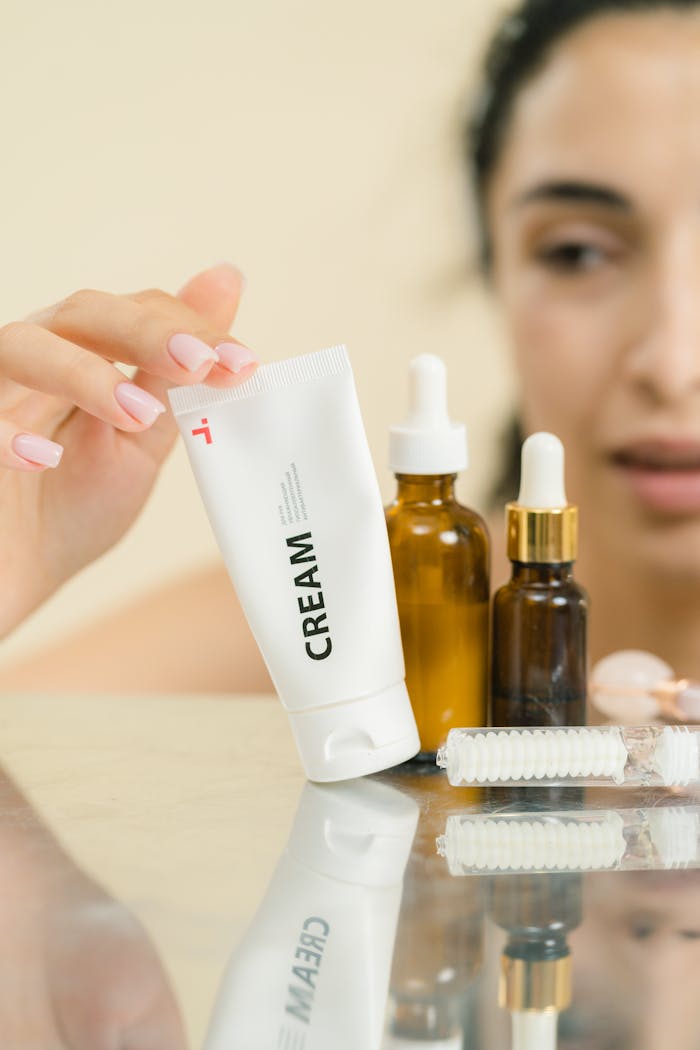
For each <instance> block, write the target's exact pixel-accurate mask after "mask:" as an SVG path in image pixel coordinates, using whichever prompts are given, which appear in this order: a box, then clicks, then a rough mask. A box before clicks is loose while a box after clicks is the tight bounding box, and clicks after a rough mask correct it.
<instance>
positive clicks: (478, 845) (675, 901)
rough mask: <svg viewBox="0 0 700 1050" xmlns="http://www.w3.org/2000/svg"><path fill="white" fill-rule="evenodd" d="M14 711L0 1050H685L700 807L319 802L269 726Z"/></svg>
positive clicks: (163, 715)
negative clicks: (557, 1049)
mask: <svg viewBox="0 0 700 1050" xmlns="http://www.w3.org/2000/svg"><path fill="white" fill-rule="evenodd" d="M1 712H2V714H1V717H2V733H1V734H0V739H1V740H2V745H1V753H2V774H1V779H0V837H1V838H2V850H1V852H0V858H1V861H0V879H2V885H1V887H0V889H1V891H2V892H1V894H0V901H1V902H2V903H0V908H1V909H2V931H3V936H2V938H1V939H0V1046H2V1047H3V1048H5V1047H7V1048H11V1050H23V1048H33V1050H34V1048H35V1050H54V1048H56V1050H58V1048H76V1050H83V1048H85V1050H88V1048H89V1050H102V1048H105V1050H112V1048H114V1050H118V1048H119V1050H121V1048H129V1050H161V1048H162V1050H166V1048H167V1050H182V1048H184V1047H193V1048H199V1047H204V1048H206V1050H224V1048H225V1050H317V1048H319V1050H320V1048H323V1050H392V1048H393V1050H398V1048H410V1047H414V1048H416V1050H421V1048H422V1050H426V1048H431V1047H438V1048H443V1050H462V1048H472V1047H473V1048H483V1050H499V1048H504V1050H506V1048H509V1047H514V1048H517V1050H530V1048H532V1050H547V1048H548V1047H555V1046H559V1047H561V1048H567V1050H593V1048H596V1050H608V1048H610V1050H612V1048H619V1050H623V1048H627V1047H629V1048H633V1047H634V1048H635V1050H639V1048H645V1050H647V1048H648V1050H652V1048H653V1050H657V1048H658V1050H662V1048H663V1050H667V1048H669V1047H673V1048H674V1050H685V1048H688V1050H691V1048H697V1047H699V1046H700V995H699V994H698V991H699V987H698V979H697V976H696V966H697V964H698V962H699V961H700V798H697V797H693V796H692V795H691V794H688V793H687V792H682V791H676V792H673V793H672V792H668V791H667V792H658V791H656V792H650V791H646V792H640V791H637V792H630V791H624V790H618V791H609V790H606V791H602V790H589V791H587V792H585V793H584V792H583V791H580V790H579V791H573V790H571V789H569V790H568V791H565V790H562V789H556V791H555V790H551V791H549V792H548V793H545V792H543V791H537V790H532V789H521V790H519V791H510V792H507V791H504V790H502V789H501V790H500V791H490V792H488V791H484V790H482V791H480V792H479V791H476V790H474V789H457V788H452V787H450V786H449V784H448V783H447V781H446V779H445V777H444V776H443V775H442V774H441V773H440V772H438V771H433V770H432V769H425V768H421V767H415V766H407V767H403V768H401V769H398V770H394V771H391V772H389V773H385V774H381V775H377V776H374V777H368V778H365V779H363V780H357V781H350V782H346V783H343V784H337V785H317V784H307V783H306V782H305V780H304V777H303V774H302V773H301V770H300V766H299V763H298V760H297V757H296V753H295V750H294V745H293V743H292V740H291V735H290V733H289V730H288V727H287V723H286V718H285V715H284V712H283V711H282V710H281V708H280V707H279V705H278V704H277V703H276V702H275V701H273V700H271V699H262V698H253V697H250V698H246V697H236V698H233V697H232V698H211V697H177V698H175V697H165V696H164V697H144V698H134V697H129V698H128V699H127V698H123V697H105V696H95V697H53V698H48V697H40V696H24V697H20V696H17V697H15V696H5V697H3V698H2V708H1Z"/></svg>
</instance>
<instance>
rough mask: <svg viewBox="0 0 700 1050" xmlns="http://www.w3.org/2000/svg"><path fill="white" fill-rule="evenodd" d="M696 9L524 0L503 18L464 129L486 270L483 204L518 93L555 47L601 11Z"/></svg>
mask: <svg viewBox="0 0 700 1050" xmlns="http://www.w3.org/2000/svg"><path fill="white" fill-rule="evenodd" d="M693 7H700V0H521V2H520V3H519V4H518V5H517V7H516V8H515V9H514V10H513V11H511V13H510V14H509V15H507V16H506V17H505V18H504V19H503V21H502V22H501V23H500V25H499V27H498V29H497V30H496V33H495V35H494V36H493V38H492V40H491V44H490V46H489V48H488V50H487V52H486V57H485V61H484V65H483V75H482V86H481V91H480V92H479V94H478V96H477V100H476V104H475V106H474V108H473V111H472V113H471V115H470V117H469V121H468V125H467V129H466V131H467V133H466V151H467V159H468V161H469V166H470V168H471V172H472V177H473V183H474V191H475V195H476V205H477V215H478V221H479V233H480V254H481V260H482V264H483V266H484V269H485V270H488V268H489V265H490V263H491V240H490V236H489V231H488V224H487V221H486V207H485V200H486V191H487V189H488V183H489V179H490V177H491V175H492V174H493V170H494V167H495V165H496V163H497V161H498V158H499V155H500V152H501V149H502V147H503V142H504V139H505V134H506V132H507V130H508V122H509V119H510V116H511V112H512V109H513V105H514V103H515V100H516V99H517V96H518V93H519V92H520V91H521V90H522V88H523V87H524V86H525V84H526V83H527V82H528V81H529V80H530V79H531V78H532V77H533V76H534V75H535V74H536V73H537V72H538V71H539V70H540V69H541V68H542V66H543V65H544V64H545V62H546V60H547V58H548V57H549V55H550V53H551V51H552V48H553V46H554V45H555V44H556V43H557V42H558V41H559V40H561V38H562V37H565V36H566V35H567V34H568V33H571V32H572V31H573V30H574V29H576V28H577V27H578V26H579V25H581V24H582V23H584V22H587V21H589V20H590V19H591V18H596V17H598V16H601V15H606V14H625V13H627V12H630V13H635V12H644V11H654V10H663V9H665V8H666V9H669V10H674V9H675V10H688V9H689V8H693Z"/></svg>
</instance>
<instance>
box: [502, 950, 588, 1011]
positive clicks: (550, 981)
mask: <svg viewBox="0 0 700 1050" xmlns="http://www.w3.org/2000/svg"><path fill="white" fill-rule="evenodd" d="M498 1002H499V1005H500V1006H504V1007H506V1008H507V1009H508V1010H518V1011H524V1010H540V1011H546V1010H565V1009H566V1008H567V1006H569V1005H570V1003H571V956H570V955H569V954H568V952H567V954H566V955H564V956H562V957H561V958H559V959H538V960H532V959H514V958H513V957H512V956H510V955H506V954H504V955H502V956H501V979H500V984H499V988H498Z"/></svg>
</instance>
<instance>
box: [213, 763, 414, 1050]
mask: <svg viewBox="0 0 700 1050" xmlns="http://www.w3.org/2000/svg"><path fill="white" fill-rule="evenodd" d="M417 820H418V807H417V806H416V804H415V803H414V802H413V800H412V799H409V798H408V797H407V796H405V795H403V794H402V793H401V792H399V791H396V790H395V789H394V788H390V787H388V786H386V785H384V784H379V783H376V782H375V781H369V780H367V781H355V782H352V783H348V784H342V785H341V784H339V785H334V786H330V787H319V786H317V785H315V784H307V785H306V787H305V788H304V791H303V794H302V797H301V802H300V805H299V809H298V812H297V817H296V820H295V823H294V827H293V829H292V833H291V836H290V839H289V842H288V844H287V848H286V850H285V852H284V854H283V855H282V859H281V860H280V862H279V864H278V866H277V870H276V871H275V874H274V875H273V878H272V882H271V884H270V887H269V889H268V891H267V894H266V895H265V898H264V900H263V902H262V904H261V905H260V908H259V910H258V913H257V915H256V916H255V918H254V919H253V922H252V925H251V927H250V929H249V930H248V932H247V934H246V936H245V938H244V940H243V942H242V944H241V945H240V947H239V948H238V950H237V952H236V954H235V955H234V957H233V960H232V961H231V963H230V965H229V968H228V971H227V973H226V975H225V977H224V981H223V984H222V986H221V990H220V992H219V997H218V1001H217V1005H216V1009H215V1011H214V1016H213V1019H212V1023H211V1027H210V1030H209V1035H208V1038H207V1041H206V1043H205V1047H206V1050H238V1048H240V1050H297V1048H301V1047H303V1048H304V1050H328V1048H329V1047H333V1050H359V1048H360V1047H361V1048H362V1050H378V1048H379V1046H380V1044H381V1038H382V1029H383V1025H384V1013H385V1008H386V998H387V990H388V986H389V974H390V969H391V958H392V953H393V947H394V937H395V935H396V923H397V919H398V913H399V906H400V904H401V888H402V879H403V873H404V868H405V866H406V861H407V859H408V855H409V852H410V849H411V844H412V842H413V836H414V833H415V829H416V824H417Z"/></svg>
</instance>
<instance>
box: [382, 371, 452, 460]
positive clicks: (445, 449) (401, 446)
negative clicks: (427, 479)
mask: <svg viewBox="0 0 700 1050" xmlns="http://www.w3.org/2000/svg"><path fill="white" fill-rule="evenodd" d="M409 374H410V386H411V395H410V408H409V412H408V416H407V418H406V420H405V422H404V423H403V424H401V425H400V426H394V427H392V428H391V430H390V431H389V467H390V469H391V470H393V472H394V473H395V474H456V473H457V472H458V471H460V470H465V469H466V467H467V465H468V455H467V431H466V428H465V427H464V425H463V424H462V423H451V422H450V418H449V416H448V414H447V370H446V368H445V362H444V361H443V360H442V358H440V357H437V356H436V355H435V354H420V355H419V356H418V357H414V359H413V361H411V365H410V368H409Z"/></svg>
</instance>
